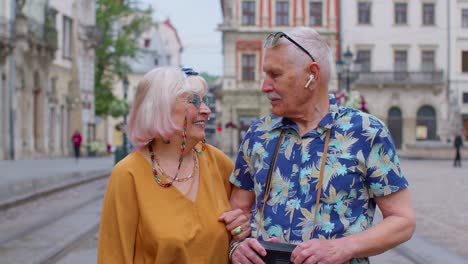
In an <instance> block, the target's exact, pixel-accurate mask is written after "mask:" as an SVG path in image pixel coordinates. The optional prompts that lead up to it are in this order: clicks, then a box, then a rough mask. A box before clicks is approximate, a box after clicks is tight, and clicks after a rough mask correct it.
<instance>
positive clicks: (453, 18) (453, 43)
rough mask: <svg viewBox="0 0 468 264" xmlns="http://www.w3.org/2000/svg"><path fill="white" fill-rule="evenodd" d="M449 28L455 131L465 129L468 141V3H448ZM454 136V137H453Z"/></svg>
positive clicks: (451, 95)
mask: <svg viewBox="0 0 468 264" xmlns="http://www.w3.org/2000/svg"><path fill="white" fill-rule="evenodd" d="M447 5H448V10H449V12H448V16H449V17H450V20H449V23H450V26H449V28H450V29H452V31H451V32H450V34H449V49H448V54H449V60H448V62H450V64H449V65H450V66H449V67H448V69H449V70H450V75H449V82H448V84H449V92H450V93H449V95H450V97H449V99H450V100H449V104H450V106H453V108H452V109H453V116H454V118H455V122H454V123H453V125H454V128H455V129H456V130H455V131H453V133H455V132H456V131H458V130H459V129H464V131H465V140H468V1H455V2H452V3H451V2H450V1H448V3H447ZM452 136H453V135H452Z"/></svg>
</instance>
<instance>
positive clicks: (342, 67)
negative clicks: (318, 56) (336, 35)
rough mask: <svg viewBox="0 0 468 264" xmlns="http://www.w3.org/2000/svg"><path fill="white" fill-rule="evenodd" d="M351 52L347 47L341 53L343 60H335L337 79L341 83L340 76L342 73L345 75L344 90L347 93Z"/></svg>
mask: <svg viewBox="0 0 468 264" xmlns="http://www.w3.org/2000/svg"><path fill="white" fill-rule="evenodd" d="M353 56H354V54H353V52H351V50H350V49H349V46H348V48H347V49H346V52H345V53H344V54H343V60H338V61H337V62H336V72H337V73H338V80H340V83H341V77H342V75H343V74H344V75H345V77H346V92H347V93H349V90H350V86H351V64H352V63H353Z"/></svg>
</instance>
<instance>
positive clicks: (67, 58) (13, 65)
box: [0, 0, 95, 159]
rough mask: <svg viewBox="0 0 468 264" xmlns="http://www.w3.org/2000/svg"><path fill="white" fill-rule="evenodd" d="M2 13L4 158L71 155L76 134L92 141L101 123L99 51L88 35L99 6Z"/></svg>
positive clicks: (8, 2) (17, 6)
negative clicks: (94, 126)
mask: <svg viewBox="0 0 468 264" xmlns="http://www.w3.org/2000/svg"><path fill="white" fill-rule="evenodd" d="M0 7H2V8H1V11H0V17H1V18H0V21H1V23H0V25H1V26H0V39H1V43H2V44H0V48H1V50H0V54H1V58H0V73H1V78H2V81H1V86H0V87H1V89H2V90H1V93H0V96H1V98H0V101H1V103H2V106H1V108H2V114H1V115H0V118H1V122H0V123H1V126H0V131H1V143H0V158H1V159H28V158H44V157H51V156H67V155H69V152H70V149H71V148H70V145H71V141H70V137H71V134H72V133H73V130H80V131H82V134H83V135H84V138H85V139H87V136H88V135H89V133H87V130H86V128H87V127H86V125H85V124H88V123H92V122H94V96H93V94H94V81H93V78H94V63H93V62H94V55H93V48H92V47H91V46H88V44H89V43H90V38H86V37H84V38H83V34H80V32H81V31H82V29H83V28H86V26H88V25H94V21H95V19H94V13H95V7H94V1H91V0H86V1H76V0H67V1H54V0H50V1H46V0H26V1H15V0H1V1H0ZM85 35H86V34H85ZM84 105H86V107H84ZM89 105H90V107H88V106H89ZM88 108H89V111H87V110H86V109H88ZM84 119H86V121H84V122H83V120H84Z"/></svg>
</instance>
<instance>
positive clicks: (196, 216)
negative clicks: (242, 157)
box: [98, 145, 234, 264]
mask: <svg viewBox="0 0 468 264" xmlns="http://www.w3.org/2000/svg"><path fill="white" fill-rule="evenodd" d="M198 158H199V166H200V177H199V179H200V184H199V189H198V194H197V196H196V199H195V201H194V202H192V201H191V200H190V199H187V198H186V197H185V196H184V195H183V194H182V193H181V192H179V190H178V189H176V188H175V187H169V188H162V187H161V186H159V185H158V184H157V183H156V182H155V180H154V178H153V173H152V167H151V165H150V163H149V162H148V161H147V160H146V159H145V158H144V157H143V155H142V154H141V153H139V152H132V153H131V154H129V155H128V156H127V157H126V158H125V159H123V160H122V161H121V162H119V163H118V164H117V165H116V166H115V167H114V169H113V171H112V174H111V177H110V179H109V183H108V186H107V191H106V194H105V197H104V203H103V209H102V214H101V224H100V231H99V244H98V263H106V264H116V263H158V264H163V263H177V264H184V263H228V248H229V240H230V235H229V234H228V232H227V231H226V228H225V226H224V224H223V223H220V222H218V217H219V216H220V215H221V214H222V213H223V212H225V211H228V210H230V208H231V207H230V204H229V196H230V193H231V184H230V183H229V181H228V177H229V175H230V173H231V171H232V170H233V167H234V164H233V162H232V161H231V160H230V159H229V158H228V157H227V156H226V155H224V154H223V153H222V152H221V151H220V150H218V149H216V148H214V147H213V146H210V145H207V149H206V150H205V152H204V153H202V154H198Z"/></svg>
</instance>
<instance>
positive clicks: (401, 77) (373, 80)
mask: <svg viewBox="0 0 468 264" xmlns="http://www.w3.org/2000/svg"><path fill="white" fill-rule="evenodd" d="M343 77H344V79H346V76H342V77H341V78H342V79H343ZM351 78H352V79H354V84H356V85H359V84H364V85H373V84H411V85H436V84H443V83H444V73H443V71H431V72H422V71H421V72H383V71H382V72H352V73H351Z"/></svg>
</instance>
